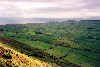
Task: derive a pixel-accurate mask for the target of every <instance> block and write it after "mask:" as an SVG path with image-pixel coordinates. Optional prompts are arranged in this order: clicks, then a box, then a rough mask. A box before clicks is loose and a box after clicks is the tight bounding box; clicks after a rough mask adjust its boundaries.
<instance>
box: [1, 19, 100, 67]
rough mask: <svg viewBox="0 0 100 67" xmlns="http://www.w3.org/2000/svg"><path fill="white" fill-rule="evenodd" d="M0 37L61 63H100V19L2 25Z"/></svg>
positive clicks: (67, 66) (83, 66) (80, 66)
mask: <svg viewBox="0 0 100 67" xmlns="http://www.w3.org/2000/svg"><path fill="white" fill-rule="evenodd" d="M0 41H1V42H2V43H3V44H6V45H7V46H9V47H11V48H13V49H14V50H16V51H19V52H21V53H23V54H26V55H28V56H32V57H37V58H38V59H40V60H41V61H44V62H50V63H51V62H52V63H56V64H58V65H59V66H61V67H99V66H100V21H93V20H91V21H90V20H87V21H74V22H67V21H65V22H49V23H34V24H31V23H30V24H7V25H1V26H0Z"/></svg>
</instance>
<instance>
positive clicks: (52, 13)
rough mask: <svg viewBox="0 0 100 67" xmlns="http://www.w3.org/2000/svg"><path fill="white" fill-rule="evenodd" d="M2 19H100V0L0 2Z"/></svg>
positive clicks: (12, 0) (8, 0)
mask: <svg viewBox="0 0 100 67" xmlns="http://www.w3.org/2000/svg"><path fill="white" fill-rule="evenodd" d="M0 17H25V18H34V17H44V18H88V17H90V18H91V17H97V18H98V17H100V0H0Z"/></svg>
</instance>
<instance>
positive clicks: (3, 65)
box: [0, 43, 58, 67]
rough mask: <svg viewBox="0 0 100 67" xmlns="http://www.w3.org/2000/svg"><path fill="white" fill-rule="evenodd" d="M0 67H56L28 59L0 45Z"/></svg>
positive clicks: (55, 66) (31, 58) (34, 59)
mask: <svg viewBox="0 0 100 67" xmlns="http://www.w3.org/2000/svg"><path fill="white" fill-rule="evenodd" d="M0 67H58V66H57V65H56V64H53V63H48V62H43V61H40V60H39V59H36V58H33V57H28V56H27V55H25V54H21V53H20V52H17V51H15V50H13V49H12V48H10V47H8V46H5V45H4V44H2V43H0Z"/></svg>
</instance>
